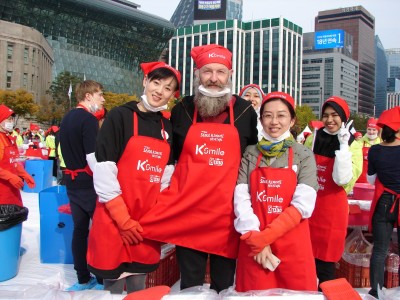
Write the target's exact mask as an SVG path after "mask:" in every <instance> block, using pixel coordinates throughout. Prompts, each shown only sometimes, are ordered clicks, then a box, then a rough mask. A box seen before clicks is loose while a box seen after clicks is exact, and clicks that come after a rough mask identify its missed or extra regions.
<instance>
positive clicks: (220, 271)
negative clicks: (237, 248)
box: [176, 246, 236, 293]
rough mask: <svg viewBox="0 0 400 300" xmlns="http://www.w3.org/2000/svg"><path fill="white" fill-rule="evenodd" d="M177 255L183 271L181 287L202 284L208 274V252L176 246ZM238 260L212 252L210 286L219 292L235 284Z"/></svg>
mask: <svg viewBox="0 0 400 300" xmlns="http://www.w3.org/2000/svg"><path fill="white" fill-rule="evenodd" d="M176 257H177V260H178V264H179V269H180V272H181V289H186V288H189V287H193V286H198V285H200V286H202V285H203V283H204V277H205V274H206V266H207V258H208V253H205V252H201V251H197V250H193V249H190V248H185V247H180V246H176ZM235 270H236V260H235V259H231V258H226V257H223V256H219V255H215V254H210V277H211V285H210V288H211V289H213V290H215V291H217V292H218V293H219V292H220V291H222V290H224V289H227V288H229V287H230V286H232V285H233V281H234V277H235Z"/></svg>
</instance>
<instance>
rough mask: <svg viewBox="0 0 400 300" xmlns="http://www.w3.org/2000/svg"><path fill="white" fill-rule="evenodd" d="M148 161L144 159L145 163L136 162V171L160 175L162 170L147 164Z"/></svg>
mask: <svg viewBox="0 0 400 300" xmlns="http://www.w3.org/2000/svg"><path fill="white" fill-rule="evenodd" d="M147 162H148V160H147V159H146V160H145V161H141V160H138V164H137V167H136V170H138V171H150V172H155V173H161V172H162V169H161V168H160V167H159V166H152V165H150V164H148V163H147Z"/></svg>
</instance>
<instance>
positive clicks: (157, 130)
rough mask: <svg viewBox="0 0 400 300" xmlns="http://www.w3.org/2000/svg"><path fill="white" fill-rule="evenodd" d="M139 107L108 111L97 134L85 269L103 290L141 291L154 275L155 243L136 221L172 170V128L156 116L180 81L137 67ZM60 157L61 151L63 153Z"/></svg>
mask: <svg viewBox="0 0 400 300" xmlns="http://www.w3.org/2000/svg"><path fill="white" fill-rule="evenodd" d="M141 68H142V70H143V73H144V79H143V87H144V91H143V95H142V96H141V101H140V102H137V101H131V102H129V103H127V104H124V105H122V106H119V107H116V108H114V109H112V110H111V111H110V112H109V113H108V114H107V118H106V119H105V121H104V123H103V126H102V127H101V130H100V132H99V136H98V141H97V146H96V159H97V164H96V168H95V171H94V185H95V188H96V191H97V194H98V195H99V201H98V202H97V205H96V211H95V214H94V218H93V225H92V228H91V230H90V234H89V249H88V255H87V258H88V264H89V269H90V270H91V271H92V273H94V274H96V275H99V276H100V277H102V278H104V289H106V290H109V291H110V292H111V293H113V294H122V293H123V291H124V286H125V284H126V288H127V292H128V293H131V292H134V291H138V290H142V289H144V288H145V280H146V273H149V272H152V271H154V270H156V269H157V267H158V264H159V261H160V243H159V242H155V241H150V240H148V239H144V238H143V237H142V235H141V234H142V232H143V229H142V227H141V225H140V222H138V220H140V218H141V217H142V215H143V214H145V213H146V212H147V211H148V210H149V209H150V208H151V207H152V206H154V204H155V202H156V197H157V195H158V194H159V193H160V188H165V187H166V186H167V185H168V184H169V181H170V178H171V175H172V173H173V170H174V162H175V161H174V158H173V156H172V151H170V148H171V141H172V125H171V123H170V121H169V120H168V119H166V118H165V117H163V114H162V112H161V111H163V110H165V109H166V108H167V104H168V101H169V100H170V99H172V98H173V97H174V94H175V93H176V92H177V91H178V90H179V85H180V81H181V75H180V73H179V71H178V70H176V69H174V68H172V67H171V66H169V65H167V64H166V63H164V62H148V63H142V64H141ZM63 151H64V149H63Z"/></svg>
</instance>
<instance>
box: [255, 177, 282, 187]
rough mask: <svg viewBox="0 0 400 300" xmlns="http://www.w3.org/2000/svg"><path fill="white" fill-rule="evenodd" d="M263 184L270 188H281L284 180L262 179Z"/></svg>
mask: <svg viewBox="0 0 400 300" xmlns="http://www.w3.org/2000/svg"><path fill="white" fill-rule="evenodd" d="M260 183H261V184H267V187H268V188H280V187H281V185H282V180H270V179H266V178H265V177H260Z"/></svg>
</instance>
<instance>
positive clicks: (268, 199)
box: [257, 190, 283, 203]
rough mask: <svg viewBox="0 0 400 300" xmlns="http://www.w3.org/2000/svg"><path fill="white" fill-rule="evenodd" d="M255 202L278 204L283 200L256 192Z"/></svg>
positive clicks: (277, 196) (276, 196)
mask: <svg viewBox="0 0 400 300" xmlns="http://www.w3.org/2000/svg"><path fill="white" fill-rule="evenodd" d="M257 201H259V202H272V203H273V202H278V203H282V202H283V198H282V197H279V195H275V196H267V195H266V194H265V190H263V191H262V192H259V191H257Z"/></svg>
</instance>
